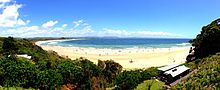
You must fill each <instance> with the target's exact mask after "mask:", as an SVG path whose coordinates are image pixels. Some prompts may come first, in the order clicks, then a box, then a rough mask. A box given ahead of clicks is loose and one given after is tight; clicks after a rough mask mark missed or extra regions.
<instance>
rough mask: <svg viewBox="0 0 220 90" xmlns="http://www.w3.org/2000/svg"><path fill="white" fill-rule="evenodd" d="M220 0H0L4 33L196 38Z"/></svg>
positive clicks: (216, 15) (214, 16)
mask: <svg viewBox="0 0 220 90" xmlns="http://www.w3.org/2000/svg"><path fill="white" fill-rule="evenodd" d="M219 3H220V1H219V0H181V1H180V0H0V12H1V14H0V29H1V33H0V36H9V35H10V36H15V37H63V36H64V37H84V36H98V37H103V36H117V37H159V38H194V37H195V36H196V35H197V34H198V33H199V32H200V31H201V27H202V26H204V25H207V24H209V23H210V22H211V21H213V20H215V19H217V18H219V15H220V11H219V10H220V5H218V4H219Z"/></svg>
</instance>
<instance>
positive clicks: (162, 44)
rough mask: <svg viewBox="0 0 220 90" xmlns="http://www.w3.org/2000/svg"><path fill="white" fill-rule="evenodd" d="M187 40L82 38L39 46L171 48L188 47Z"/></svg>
mask: <svg viewBox="0 0 220 90" xmlns="http://www.w3.org/2000/svg"><path fill="white" fill-rule="evenodd" d="M189 40H190V39H167V38H82V39H79V40H64V41H54V42H46V43H42V44H41V45H47V46H63V47H83V48H101V49H103V48H107V49H125V48H171V47H185V46H190V44H189V43H188V41H189Z"/></svg>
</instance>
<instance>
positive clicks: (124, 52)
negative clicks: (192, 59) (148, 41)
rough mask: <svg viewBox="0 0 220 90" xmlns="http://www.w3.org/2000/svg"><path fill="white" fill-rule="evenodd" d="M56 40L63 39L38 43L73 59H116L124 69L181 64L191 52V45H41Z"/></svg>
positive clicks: (96, 60) (45, 48) (37, 43)
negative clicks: (100, 46)
mask: <svg viewBox="0 0 220 90" xmlns="http://www.w3.org/2000/svg"><path fill="white" fill-rule="evenodd" d="M54 41H63V40H49V41H38V42H36V45H38V46H41V47H42V48H43V49H44V50H53V51H55V52H57V53H58V54H59V55H61V56H68V57H69V58H71V59H73V60H74V59H76V58H79V57H84V58H87V59H89V60H91V61H92V62H94V63H97V62H98V60H114V61H115V62H117V63H119V64H121V65H122V66H123V68H124V69H134V68H148V67H152V66H163V65H168V64H181V63H184V62H185V61H186V56H187V55H188V52H189V47H173V48H150V49H145V48H142V49H140V48H127V49H96V48H81V47H62V46H45V45H41V44H42V43H45V42H54Z"/></svg>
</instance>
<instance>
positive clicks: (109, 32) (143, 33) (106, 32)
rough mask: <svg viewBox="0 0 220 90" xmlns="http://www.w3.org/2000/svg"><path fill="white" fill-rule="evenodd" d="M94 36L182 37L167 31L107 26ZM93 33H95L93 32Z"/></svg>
mask: <svg viewBox="0 0 220 90" xmlns="http://www.w3.org/2000/svg"><path fill="white" fill-rule="evenodd" d="M96 33H97V34H96V36H99V37H105V36H114V37H141V38H145V37H157V38H162V37H167V38H168V37H169V38H173V37H176V38H177V37H183V35H180V34H174V33H169V32H153V31H144V30H142V31H128V30H117V29H116V30H115V29H109V28H103V30H102V31H98V32H96ZM94 35H95V34H94Z"/></svg>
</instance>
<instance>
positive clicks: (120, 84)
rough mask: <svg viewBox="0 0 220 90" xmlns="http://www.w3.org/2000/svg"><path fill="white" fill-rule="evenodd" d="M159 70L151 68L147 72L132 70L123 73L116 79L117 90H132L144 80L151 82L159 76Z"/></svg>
mask: <svg viewBox="0 0 220 90" xmlns="http://www.w3.org/2000/svg"><path fill="white" fill-rule="evenodd" d="M158 74H159V73H158V70H157V69H156V68H149V69H146V70H141V69H140V70H131V71H123V72H122V73H120V74H119V75H118V76H117V77H116V79H115V85H116V88H115V89H116V90H132V89H134V88H136V86H137V85H138V84H140V83H141V82H143V81H144V80H149V79H151V78H153V77H155V76H157V75H158Z"/></svg>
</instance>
